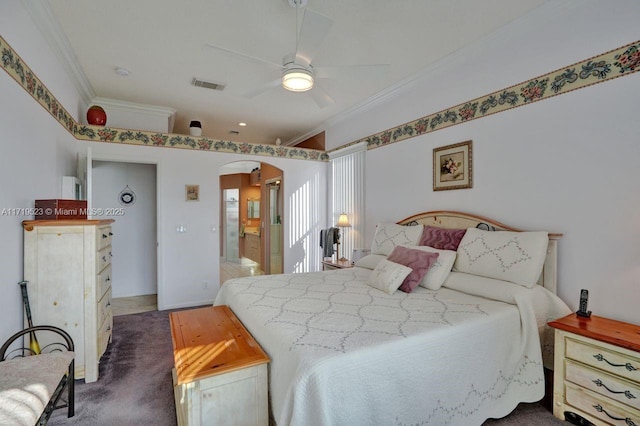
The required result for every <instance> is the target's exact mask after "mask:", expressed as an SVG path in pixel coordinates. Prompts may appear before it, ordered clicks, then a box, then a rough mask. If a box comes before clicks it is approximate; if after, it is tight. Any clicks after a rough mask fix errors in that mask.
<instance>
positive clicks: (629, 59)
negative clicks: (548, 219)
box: [332, 41, 640, 151]
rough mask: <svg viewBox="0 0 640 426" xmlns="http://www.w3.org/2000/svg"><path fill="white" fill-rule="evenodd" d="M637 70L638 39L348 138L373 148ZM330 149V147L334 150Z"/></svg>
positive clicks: (639, 53)
mask: <svg viewBox="0 0 640 426" xmlns="http://www.w3.org/2000/svg"><path fill="white" fill-rule="evenodd" d="M637 71H640V41H636V42H633V43H630V44H627V45H625V46H622V47H619V48H617V49H614V50H611V51H609V52H606V53H603V54H601V55H598V56H594V57H592V58H589V59H586V60H584V61H581V62H577V63H575V64H573V65H569V66H567V67H565V68H562V69H559V70H556V71H552V72H550V73H547V74H544V75H542V76H540V77H536V78H532V79H531V80H528V81H525V82H523V83H520V84H516V85H514V86H511V87H508V88H506V89H502V90H498V91H496V92H493V93H490V94H488V95H485V96H482V97H479V98H476V99H473V100H471V101H468V102H465V103H462V104H459V105H456V106H453V107H450V108H447V109H445V110H442V111H439V112H436V113H434V114H430V115H426V116H424V117H421V118H418V119H416V120H413V121H410V122H408V123H405V124H401V125H399V126H396V127H393V128H391V129H387V130H383V131H381V132H378V133H375V134H373V135H370V136H367V137H365V138H362V139H359V140H356V141H353V142H350V143H349V144H347V145H343V146H341V147H339V148H336V149H335V150H338V149H343V148H345V147H347V146H350V145H355V144H358V143H361V142H367V149H375V148H379V147H382V146H386V145H389V144H392V143H395V142H400V141H403V140H406V139H410V138H413V137H416V136H420V135H423V134H425V133H430V132H434V131H436V130H440V129H445V128H447V127H451V126H455V125H457V124H462V123H465V122H467V121H471V120H476V119H478V118H482V117H486V116H488V115H491V114H496V113H499V112H503V111H507V110H509V109H512V108H517V107H521V106H524V105H528V104H531V103H533V102H537V101H541V100H543V99H549V98H551V97H553V96H557V95H561V94H563V93H568V92H571V91H573V90H577V89H582V88H584V87H588V86H591V85H594V84H598V83H602V82H604V81H609V80H612V79H614V78H618V77H623V76H626V75H630V74H632V73H635V72H637ZM335 150H332V151H335Z"/></svg>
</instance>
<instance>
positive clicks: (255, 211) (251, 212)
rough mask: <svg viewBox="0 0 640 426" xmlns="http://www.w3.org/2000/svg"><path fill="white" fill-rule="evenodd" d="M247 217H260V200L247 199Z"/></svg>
mask: <svg viewBox="0 0 640 426" xmlns="http://www.w3.org/2000/svg"><path fill="white" fill-rule="evenodd" d="M247 201H248V202H247V217H248V218H249V219H258V218H259V217H260V200H253V199H251V198H249V199H248V200H247Z"/></svg>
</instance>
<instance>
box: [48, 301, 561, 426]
mask: <svg viewBox="0 0 640 426" xmlns="http://www.w3.org/2000/svg"><path fill="white" fill-rule="evenodd" d="M169 312H170V311H152V312H145V313H141V314H131V315H122V316H116V317H114V318H113V330H114V331H113V341H112V343H111V345H109V349H107V352H106V353H105V355H104V356H103V358H102V360H101V362H100V379H99V380H98V381H97V382H95V383H84V380H77V381H76V414H75V416H74V417H72V418H71V419H68V418H67V417H66V410H57V411H56V412H55V413H54V414H53V416H52V418H51V420H50V421H49V425H91V426H107V425H109V426H111V425H114V426H115V425H118V426H125V425H126V426H137V425H149V426H173V425H176V424H177V422H176V414H175V413H176V412H175V405H174V399H173V386H172V380H171V368H172V367H173V348H172V344H171V332H170V329H169ZM567 424H568V423H566V422H562V421H560V420H558V419H556V418H555V417H553V415H552V414H551V413H550V412H549V411H548V410H547V409H545V408H544V407H543V406H542V404H520V405H519V406H518V407H517V408H516V409H515V410H514V411H513V412H512V413H511V414H510V415H509V416H507V417H505V418H503V419H499V420H487V421H486V422H485V423H484V426H529V425H530V426H551V425H567ZM453 426H456V425H453ZM465 426H467V425H465Z"/></svg>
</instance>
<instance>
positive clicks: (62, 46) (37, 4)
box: [21, 0, 96, 105]
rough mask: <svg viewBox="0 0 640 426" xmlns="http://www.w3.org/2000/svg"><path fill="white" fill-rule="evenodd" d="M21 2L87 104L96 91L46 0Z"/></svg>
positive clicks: (24, 0) (25, 0)
mask: <svg viewBox="0 0 640 426" xmlns="http://www.w3.org/2000/svg"><path fill="white" fill-rule="evenodd" d="M21 2H22V5H23V6H24V8H25V9H26V10H27V12H28V13H29V15H30V16H31V20H32V21H33V23H34V24H35V25H36V27H38V29H39V30H40V32H41V33H42V35H43V36H44V38H45V39H46V40H47V42H48V43H49V45H50V46H51V49H52V51H53V53H54V54H55V55H56V56H57V57H58V60H59V61H60V63H61V64H62V67H63V68H64V70H65V71H66V73H67V75H68V76H69V78H70V79H71V81H72V83H73V85H74V86H75V88H76V90H77V91H78V93H79V94H80V98H81V99H82V100H83V102H84V103H85V104H86V105H89V104H90V103H91V100H92V99H93V98H94V97H95V96H96V93H95V91H94V90H93V87H92V86H91V83H90V82H89V80H88V79H87V76H86V75H85V74H84V70H83V69H82V66H81V65H80V62H78V58H77V57H76V55H75V53H74V52H73V49H72V48H71V44H70V43H69V39H68V38H67V36H66V35H65V34H64V32H63V31H62V28H60V24H59V23H58V21H57V20H56V18H55V16H54V15H53V11H52V10H51V6H49V3H48V2H47V1H42V0H21Z"/></svg>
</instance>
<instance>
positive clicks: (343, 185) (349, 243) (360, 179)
mask: <svg viewBox="0 0 640 426" xmlns="http://www.w3.org/2000/svg"><path fill="white" fill-rule="evenodd" d="M365 153H366V143H360V144H357V145H353V146H351V147H348V148H345V149H343V150H340V151H337V152H334V153H330V154H329V158H330V160H331V175H330V179H331V182H330V185H329V188H331V205H330V206H329V212H328V217H329V221H330V223H329V226H336V224H337V223H338V217H339V216H340V214H341V213H346V214H347V217H348V218H349V223H350V224H351V227H350V228H340V235H341V237H340V244H341V245H340V247H339V253H338V257H342V256H344V257H346V258H347V259H351V254H352V253H353V249H355V248H362V247H363V244H364V237H363V233H364V211H365V210H364V161H365Z"/></svg>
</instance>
